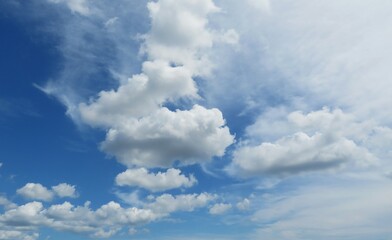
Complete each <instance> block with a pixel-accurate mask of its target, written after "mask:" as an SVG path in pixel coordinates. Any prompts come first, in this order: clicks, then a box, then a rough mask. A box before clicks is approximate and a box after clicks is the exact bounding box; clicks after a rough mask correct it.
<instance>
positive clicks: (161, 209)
mask: <svg viewBox="0 0 392 240" xmlns="http://www.w3.org/2000/svg"><path fill="white" fill-rule="evenodd" d="M214 199H216V196H215V195H212V194H209V193H200V194H181V195H177V196H173V195H171V194H163V195H161V196H159V197H156V198H155V199H154V201H153V202H152V203H150V204H148V205H147V206H148V207H149V208H150V209H152V210H153V211H154V212H156V213H160V214H163V215H167V214H169V213H172V212H176V211H187V212H190V211H193V210H194V209H195V208H200V207H204V206H206V205H207V204H208V203H209V202H210V201H212V200H214Z"/></svg>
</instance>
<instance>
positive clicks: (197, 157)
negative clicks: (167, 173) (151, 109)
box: [101, 105, 234, 167]
mask: <svg viewBox="0 0 392 240" xmlns="http://www.w3.org/2000/svg"><path fill="white" fill-rule="evenodd" d="M224 124H225V121H224V120H223V118H222V114H221V112H220V111H219V110H217V109H206V108H204V107H201V106H198V105H195V106H194V107H193V108H192V109H191V110H189V111H180V110H177V111H175V112H172V111H170V110H168V109H167V108H161V109H160V110H159V111H157V112H156V113H155V114H153V115H151V116H148V117H144V118H141V119H130V120H129V121H128V122H127V123H126V124H125V125H124V126H123V127H121V128H112V129H110V130H109V132H108V133H107V136H106V140H105V141H104V142H103V143H102V145H101V148H102V149H103V150H104V151H105V152H108V153H110V154H112V155H114V156H116V157H117V158H118V160H119V161H120V162H121V163H123V164H125V165H127V166H129V167H132V166H145V167H169V166H171V165H172V164H173V163H175V162H176V161H179V163H180V164H181V165H186V164H194V163H203V162H207V161H209V160H210V159H211V158H212V157H213V156H223V154H224V153H225V148H226V147H227V146H228V145H230V144H231V143H232V142H233V141H234V137H233V136H232V135H231V134H230V132H229V129H228V128H227V127H226V126H224Z"/></svg>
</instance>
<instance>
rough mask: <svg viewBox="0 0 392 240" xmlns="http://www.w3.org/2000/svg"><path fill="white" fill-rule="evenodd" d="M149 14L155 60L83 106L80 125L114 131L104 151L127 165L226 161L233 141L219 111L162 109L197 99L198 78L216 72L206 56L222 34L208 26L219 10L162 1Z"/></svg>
mask: <svg viewBox="0 0 392 240" xmlns="http://www.w3.org/2000/svg"><path fill="white" fill-rule="evenodd" d="M148 9H149V12H150V17H151V21H152V22H151V29H150V31H149V32H148V33H147V34H146V35H145V36H144V38H145V42H144V45H143V51H144V52H145V53H146V55H147V58H148V60H147V61H145V62H144V63H143V67H142V73H141V74H138V75H134V76H133V77H131V78H130V79H129V80H128V81H126V82H124V83H122V84H121V85H120V86H119V87H118V89H117V90H110V91H102V92H100V93H99V95H98V97H97V98H96V99H93V100H91V101H90V102H89V103H81V104H80V105H79V111H80V115H81V119H82V120H83V121H84V122H85V123H88V124H90V125H92V126H101V127H103V128H105V129H108V132H107V135H106V140H105V141H104V142H103V143H102V145H101V148H102V150H104V151H105V152H107V153H109V154H111V155H113V156H115V157H116V158H117V159H118V160H119V161H120V162H121V163H123V164H125V165H126V166H128V167H134V166H139V167H140V166H141V167H170V166H172V165H173V163H174V162H176V161H179V162H180V164H181V165H188V164H194V163H199V162H205V161H209V160H210V159H211V158H212V157H213V156H222V155H223V154H224V151H225V149H226V147H227V146H229V145H230V144H231V143H233V141H234V137H233V136H232V135H231V134H230V132H229V129H228V127H226V126H225V121H224V119H223V116H222V113H221V112H220V111H219V110H218V109H206V108H204V107H202V106H199V105H194V106H193V108H192V109H190V110H176V111H172V110H169V109H168V108H166V107H163V106H162V105H165V104H166V103H168V102H175V101H176V100H178V99H180V98H188V99H189V98H197V97H198V94H197V87H196V83H195V81H194V80H193V77H194V76H201V75H203V74H206V71H207V69H209V68H210V64H209V62H208V61H207V59H208V58H207V57H206V53H207V52H208V51H207V50H208V49H209V48H211V47H212V44H213V42H214V36H215V34H213V33H212V31H211V30H209V29H208V28H207V23H208V20H207V16H208V14H210V13H212V12H216V11H217V10H218V8H217V7H216V6H215V5H214V4H213V2H212V1H211V0H203V1H198V2H195V1H172V0H162V1H158V2H150V3H149V4H148Z"/></svg>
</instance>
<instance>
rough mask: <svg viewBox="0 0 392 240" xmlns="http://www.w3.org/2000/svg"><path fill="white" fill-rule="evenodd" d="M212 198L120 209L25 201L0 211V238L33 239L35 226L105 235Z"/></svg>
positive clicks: (165, 199)
mask: <svg viewBox="0 0 392 240" xmlns="http://www.w3.org/2000/svg"><path fill="white" fill-rule="evenodd" d="M215 198H216V196H215V195H211V194H208V193H201V194H183V195H177V196H173V195H170V194H164V195H161V196H158V197H156V198H149V201H148V202H147V203H145V204H144V206H143V207H142V208H136V207H129V208H124V207H122V206H121V205H120V204H118V203H116V202H114V201H111V202H109V203H107V204H104V205H102V206H101V207H99V208H98V209H96V210H93V209H91V208H90V202H86V203H85V204H84V205H83V206H74V205H73V204H71V203H69V202H64V203H62V204H55V205H51V206H49V207H47V208H45V207H44V206H43V204H42V203H41V202H29V203H26V204H24V205H21V206H15V207H14V208H12V209H9V210H7V211H5V212H4V213H3V214H0V236H2V238H1V237H0V239H21V240H28V239H35V237H37V235H36V233H34V232H35V231H37V229H38V228H39V227H49V228H52V229H55V230H58V231H69V232H74V233H82V234H88V235H90V236H91V237H95V238H108V237H111V236H113V235H115V234H116V233H118V232H119V231H120V230H121V229H123V228H124V227H132V226H137V225H141V224H147V223H150V222H152V221H156V220H159V219H162V218H165V217H167V216H169V215H170V214H171V213H173V212H177V211H188V212H190V211H194V210H195V209H196V208H201V207H205V206H206V205H207V204H208V203H209V202H210V201H212V200H213V199H215ZM34 236H35V237H34Z"/></svg>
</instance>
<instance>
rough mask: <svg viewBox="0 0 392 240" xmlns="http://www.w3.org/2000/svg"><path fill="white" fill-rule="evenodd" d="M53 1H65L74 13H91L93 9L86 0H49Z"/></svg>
mask: <svg viewBox="0 0 392 240" xmlns="http://www.w3.org/2000/svg"><path fill="white" fill-rule="evenodd" d="M48 1H49V2H51V3H64V4H66V5H67V7H68V8H69V9H70V10H71V11H72V12H74V13H78V14H81V15H89V14H90V13H91V9H90V8H89V6H88V4H87V1H86V0H48Z"/></svg>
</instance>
